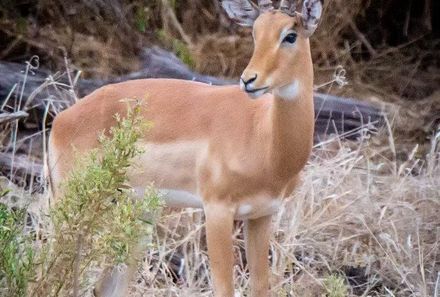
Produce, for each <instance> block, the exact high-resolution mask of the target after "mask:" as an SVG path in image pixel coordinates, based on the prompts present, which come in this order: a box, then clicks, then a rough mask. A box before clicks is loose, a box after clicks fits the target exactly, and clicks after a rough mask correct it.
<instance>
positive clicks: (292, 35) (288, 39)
mask: <svg viewBox="0 0 440 297" xmlns="http://www.w3.org/2000/svg"><path fill="white" fill-rule="evenodd" d="M295 41H296V33H289V34H287V35H286V37H284V39H283V42H287V43H290V44H293V43H295Z"/></svg>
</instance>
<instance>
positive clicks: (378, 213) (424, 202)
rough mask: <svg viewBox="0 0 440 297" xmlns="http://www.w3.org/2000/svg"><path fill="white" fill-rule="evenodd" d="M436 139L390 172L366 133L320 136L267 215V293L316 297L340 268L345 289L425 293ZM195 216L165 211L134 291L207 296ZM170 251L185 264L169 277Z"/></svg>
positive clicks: (239, 244)
mask: <svg viewBox="0 0 440 297" xmlns="http://www.w3.org/2000/svg"><path fill="white" fill-rule="evenodd" d="M439 141H440V137H437V140H436V143H433V151H432V154H431V155H430V156H429V158H428V159H427V164H425V165H426V166H424V168H423V169H421V170H420V171H419V172H418V173H417V174H414V173H412V170H411V169H412V168H413V167H414V166H416V165H417V163H418V162H419V161H420V160H415V159H414V160H412V161H409V162H406V163H404V166H403V167H402V166H400V167H401V168H400V170H398V171H394V168H396V167H397V168H398V167H399V164H397V163H394V162H391V161H388V160H386V159H384V158H383V159H378V158H377V156H375V155H374V154H372V153H371V148H370V147H369V142H368V141H364V142H359V143H356V144H355V147H356V149H352V148H350V145H348V144H344V143H339V144H338V145H337V146H339V147H338V149H337V150H335V149H334V146H335V143H338V141H337V140H335V143H330V144H327V145H323V146H320V145H318V146H317V147H316V148H315V153H314V157H313V158H312V160H311V161H310V163H309V164H308V166H307V168H306V169H305V171H304V174H303V178H302V180H303V183H302V184H301V186H300V188H299V189H297V191H296V193H295V194H294V195H293V196H292V197H290V198H289V199H288V200H286V202H285V203H284V205H283V207H282V209H281V211H280V212H279V214H278V215H277V216H276V217H275V218H274V220H273V221H274V235H273V238H272V244H271V261H272V265H271V269H272V273H273V277H272V292H273V294H274V295H275V296H310V297H313V296H321V294H324V293H325V292H326V289H325V284H328V283H329V282H330V283H331V280H332V278H334V276H331V275H335V274H338V275H340V276H341V277H342V278H343V279H345V284H346V285H347V287H348V292H349V296H433V294H434V288H435V286H436V282H438V275H437V273H438V271H439V270H440V254H439V250H440V249H439V245H440V237H439V236H440V222H439V220H438V213H439V210H440V179H439V176H440V164H439V161H440V150H439ZM400 165H401V164H400ZM201 216H202V215H201V212H199V211H193V210H184V211H175V212H171V213H170V214H168V215H167V216H165V217H164V218H163V221H162V224H161V225H160V228H159V229H160V233H163V234H162V235H161V236H160V237H159V236H158V237H157V238H156V248H155V249H153V250H151V251H149V252H148V253H147V255H146V258H145V261H144V263H143V267H142V269H141V270H140V272H139V275H138V278H137V281H136V282H135V283H134V284H133V291H132V296H143V295H142V294H144V295H146V296H209V294H210V292H211V291H210V290H211V289H210V288H211V286H210V285H209V284H210V282H211V280H210V279H209V275H208V270H207V268H208V259H207V255H206V252H205V242H204V230H203V225H202V221H201V219H200V217H201ZM239 229H240V225H238V230H237V231H236V233H235V234H236V235H235V237H236V240H235V250H236V255H237V262H236V288H237V292H239V293H240V294H241V295H240V296H243V294H245V292H246V287H247V279H246V275H247V272H246V267H245V259H244V258H243V255H244V253H243V247H244V243H243V240H242V238H241V235H239V234H240V232H239ZM176 254H178V255H183V259H184V263H185V269H184V271H183V273H182V275H181V276H180V277H179V276H177V277H175V279H177V281H173V278H172V277H171V276H170V272H169V271H168V270H167V266H166V265H164V263H163V260H164V259H168V258H169V257H172V255H176ZM329 279H330V281H329ZM333 281H334V280H333ZM339 285H341V284H340V283H339ZM438 285H439V284H437V286H438ZM336 296H337V295H336Z"/></svg>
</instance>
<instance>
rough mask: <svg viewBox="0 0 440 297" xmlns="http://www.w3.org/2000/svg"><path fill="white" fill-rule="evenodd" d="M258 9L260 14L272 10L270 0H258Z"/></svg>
mask: <svg viewBox="0 0 440 297" xmlns="http://www.w3.org/2000/svg"><path fill="white" fill-rule="evenodd" d="M258 8H259V9H260V12H266V11H269V10H272V9H273V6H272V1H271V0H258Z"/></svg>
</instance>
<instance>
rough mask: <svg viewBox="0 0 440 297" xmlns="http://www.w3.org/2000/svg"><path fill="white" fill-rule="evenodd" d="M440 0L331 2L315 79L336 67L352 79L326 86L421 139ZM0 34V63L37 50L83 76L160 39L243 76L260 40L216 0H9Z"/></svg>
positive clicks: (215, 68)
mask: <svg viewBox="0 0 440 297" xmlns="http://www.w3.org/2000/svg"><path fill="white" fill-rule="evenodd" d="M275 2H277V1H275ZM439 6H440V3H439V1H434V0H418V1H415V0H381V1H379V0H353V1H345V0H327V1H325V10H324V13H323V18H322V22H321V24H320V26H319V28H318V30H317V32H316V33H315V35H314V36H313V37H312V53H313V58H314V65H315V73H316V80H315V84H316V85H317V86H321V85H322V84H325V83H326V82H328V81H330V80H331V79H332V76H333V74H334V72H335V70H336V69H337V67H338V66H339V65H341V66H342V67H343V68H344V69H345V70H346V78H347V80H348V83H349V84H348V85H347V86H345V87H344V88H337V87H334V86H333V85H331V86H329V87H322V88H321V89H320V90H319V91H321V92H330V93H333V94H337V95H345V96H351V97H355V98H359V99H362V100H376V99H377V100H380V101H381V102H387V103H393V104H396V108H403V111H402V113H401V114H403V115H405V119H404V120H403V121H400V122H399V123H397V126H396V129H399V128H401V130H403V131H404V132H405V133H404V135H402V137H404V136H405V137H411V138H412V140H416V141H419V142H420V141H422V142H423V141H424V140H425V138H426V137H427V136H429V134H430V133H432V131H433V129H436V128H437V125H438V124H439V117H440V109H439V108H440V99H439V97H440V95H439V86H440V71H439V67H440V65H439V64H440V59H439V58H440V39H439V38H440V24H439V22H440V21H439V20H440V16H439V13H440V7H439ZM0 40H1V42H0V61H5V62H16V63H24V62H25V61H28V60H29V59H30V58H31V57H32V56H34V55H37V56H38V57H39V65H40V67H41V68H44V69H48V70H49V71H51V72H56V71H60V70H62V69H65V68H66V60H67V61H68V62H69V67H71V69H73V70H81V72H82V73H81V78H83V79H111V78H112V77H117V76H121V75H124V74H128V73H132V72H134V71H137V70H139V69H140V68H142V63H143V61H142V51H143V50H144V49H145V48H149V47H152V46H153V45H158V46H160V47H162V48H164V49H167V50H169V51H171V52H173V53H175V54H176V55H177V57H178V58H180V59H181V60H182V61H183V62H184V63H185V64H187V65H188V66H189V67H190V68H191V69H193V70H194V71H196V72H199V73H202V74H208V75H212V76H217V77H224V78H230V79H237V77H238V76H239V74H240V73H241V71H242V70H243V69H244V67H245V66H246V64H247V62H248V59H249V57H250V55H251V53H252V46H253V45H252V39H251V36H250V31H249V29H246V28H240V27H239V26H237V25H235V24H234V23H233V22H231V21H230V20H229V19H228V18H227V17H226V15H225V14H224V12H223V11H222V9H221V5H220V2H219V1H204V0H155V1H153V0H149V1H147V0H108V1H103V0H93V1H61V0H39V1H35V0H2V1H1V5H0ZM393 108H394V107H393ZM408 117H409V118H408Z"/></svg>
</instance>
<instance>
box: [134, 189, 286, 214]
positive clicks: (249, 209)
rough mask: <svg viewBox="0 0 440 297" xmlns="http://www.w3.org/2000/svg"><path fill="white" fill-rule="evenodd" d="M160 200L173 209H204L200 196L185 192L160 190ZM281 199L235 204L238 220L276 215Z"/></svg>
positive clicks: (255, 200)
mask: <svg viewBox="0 0 440 297" xmlns="http://www.w3.org/2000/svg"><path fill="white" fill-rule="evenodd" d="M143 192H144V191H143V189H137V193H138V195H141V197H142V195H143ZM159 193H160V198H161V199H162V201H163V202H164V203H165V205H166V206H168V207H173V208H187V207H191V208H203V200H202V198H201V197H200V196H197V195H195V194H193V193H190V192H188V191H184V190H172V189H159ZM281 203H282V200H281V199H272V198H266V199H265V198H263V197H262V196H256V197H252V198H248V199H245V200H243V201H240V202H237V203H236V204H235V215H234V218H235V219H236V220H248V219H256V218H260V217H264V216H268V215H273V214H275V213H276V212H277V211H278V209H279V207H280V206H281Z"/></svg>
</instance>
